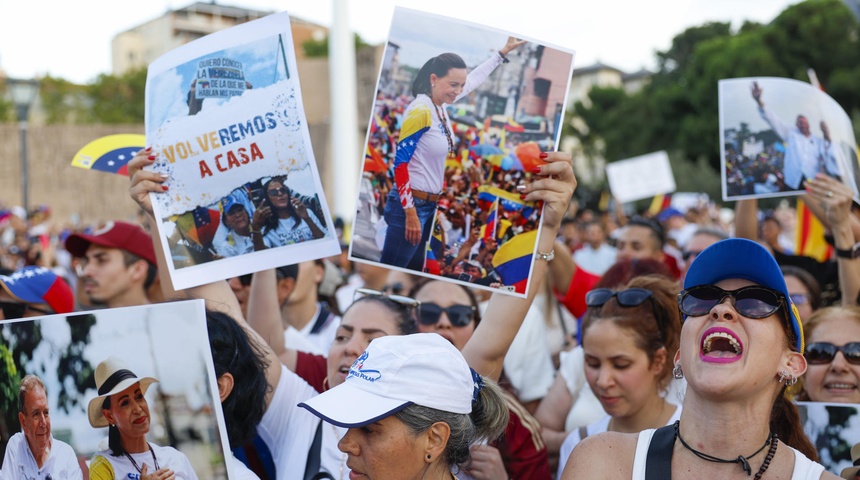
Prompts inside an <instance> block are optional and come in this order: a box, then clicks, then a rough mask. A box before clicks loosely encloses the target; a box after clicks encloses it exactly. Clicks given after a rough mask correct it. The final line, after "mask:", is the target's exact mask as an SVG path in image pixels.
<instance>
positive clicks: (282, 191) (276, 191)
mask: <svg viewBox="0 0 860 480" xmlns="http://www.w3.org/2000/svg"><path fill="white" fill-rule="evenodd" d="M266 193H268V194H269V196H270V197H276V196H278V195H287V194H288V193H290V189H289V188H287V187H278V188H271V189H269V190H266Z"/></svg>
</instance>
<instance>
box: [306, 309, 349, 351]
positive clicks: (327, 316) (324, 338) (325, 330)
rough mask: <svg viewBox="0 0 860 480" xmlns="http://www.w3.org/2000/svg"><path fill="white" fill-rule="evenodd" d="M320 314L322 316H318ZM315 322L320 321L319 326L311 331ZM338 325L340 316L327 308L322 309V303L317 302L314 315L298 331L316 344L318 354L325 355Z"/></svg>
mask: <svg viewBox="0 0 860 480" xmlns="http://www.w3.org/2000/svg"><path fill="white" fill-rule="evenodd" d="M320 315H322V318H320ZM317 322H321V325H320V328H319V329H318V330H317V331H316V332H313V329H314V326H315V325H316V324H317ZM339 326H340V317H338V316H337V315H335V314H333V313H331V312H330V311H329V310H326V311H323V310H322V305H321V304H320V303H319V302H317V310H316V312H314V316H313V318H312V319H311V321H310V322H308V323H307V325H305V326H304V327H303V328H302V329H301V330H299V333H301V334H302V335H304V336H305V337H306V338H307V339H308V340H310V342H311V343H313V344H314V345H316V346H317V348H318V349H319V351H320V352H322V353H320V354H319V355H323V356H326V355H328V351H329V349H330V348H331V344H332V342H334V336H335V334H336V333H337V327H339Z"/></svg>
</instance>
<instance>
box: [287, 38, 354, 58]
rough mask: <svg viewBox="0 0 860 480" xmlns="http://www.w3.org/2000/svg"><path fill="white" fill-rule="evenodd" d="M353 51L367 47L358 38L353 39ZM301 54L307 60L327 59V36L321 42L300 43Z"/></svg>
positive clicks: (308, 41)
mask: <svg viewBox="0 0 860 480" xmlns="http://www.w3.org/2000/svg"><path fill="white" fill-rule="evenodd" d="M354 42H355V49H356V50H358V49H359V48H361V47H365V46H367V43H366V42H365V41H364V40H363V39H362V38H361V37H360V36H359V35H357V34H356V35H355V38H354ZM302 53H304V54H305V56H306V57H308V58H328V35H326V36H325V38H323V39H322V40H313V39H311V40H307V41H305V42H302Z"/></svg>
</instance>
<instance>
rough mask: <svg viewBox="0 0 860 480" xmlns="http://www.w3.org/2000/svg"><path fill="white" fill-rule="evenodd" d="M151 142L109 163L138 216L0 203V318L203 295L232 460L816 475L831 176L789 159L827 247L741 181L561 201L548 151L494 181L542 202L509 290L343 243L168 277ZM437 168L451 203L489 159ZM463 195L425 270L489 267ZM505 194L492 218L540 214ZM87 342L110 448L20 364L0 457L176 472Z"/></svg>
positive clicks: (842, 322) (147, 399) (310, 465)
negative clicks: (707, 193)
mask: <svg viewBox="0 0 860 480" xmlns="http://www.w3.org/2000/svg"><path fill="white" fill-rule="evenodd" d="M148 162H149V160H148V159H147V153H145V152H142V153H140V154H138V155H137V156H136V157H135V158H134V160H132V162H131V163H130V170H129V172H130V175H131V188H130V195H131V196H132V198H133V199H134V200H135V201H137V202H138V204H139V205H140V207H141V212H142V214H141V216H140V217H139V218H138V219H137V220H134V221H121V220H115V221H112V222H108V223H106V224H104V225H99V226H93V227H92V228H80V227H77V228H75V227H69V226H64V225H59V224H56V223H55V222H54V219H52V218H51V215H50V209H49V208H46V207H41V208H38V209H35V210H34V211H33V212H22V211H21V209H19V208H10V209H9V210H8V211H5V212H8V213H4V214H2V223H0V228H2V232H0V238H2V240H3V242H2V252H0V260H2V266H3V271H2V272H0V305H2V318H3V319H13V318H22V317H32V316H42V315H46V314H53V313H58V314H64V313H71V312H75V311H85V310H91V309H99V308H116V307H122V306H132V305H145V304H149V303H157V302H163V301H169V300H172V299H176V298H203V299H204V300H206V304H207V327H208V330H209V338H210V345H211V348H212V353H213V360H214V362H215V365H214V368H215V374H216V377H217V378H218V381H219V382H218V384H219V391H218V393H219V397H220V401H221V406H222V409H223V412H224V418H225V422H226V425H227V434H228V437H229V443H230V447H231V449H232V451H231V452H225V453H226V463H227V465H228V467H229V468H230V472H231V475H232V476H231V478H279V479H292V478H298V479H305V478H346V477H347V476H348V475H349V474H350V472H351V473H352V477H351V478H355V476H356V475H365V476H366V477H367V478H421V477H422V476H423V477H424V478H437V477H438V478H451V476H455V478H460V479H464V478H474V479H496V478H535V479H549V478H594V477H613V478H615V477H623V478H626V477H632V478H645V477H644V476H641V475H644V473H642V472H645V471H646V470H648V469H652V468H659V469H663V470H657V471H660V472H663V473H662V476H660V477H658V478H689V477H690V475H691V473H690V472H695V474H693V476H696V477H698V476H700V475H704V474H708V475H713V476H720V477H732V476H741V475H743V476H745V475H746V473H748V472H750V473H754V474H755V475H756V476H757V478H761V477H764V478H769V477H773V478H833V477H832V476H831V474H829V473H826V472H824V470H823V467H821V466H820V465H818V464H816V463H815V460H817V458H818V453H817V451H816V449H815V447H814V446H813V445H812V444H811V443H810V442H809V440H808V438H807V437H806V434H805V433H804V432H803V430H802V424H801V423H800V420H799V417H798V414H797V410H796V407H795V406H794V403H793V402H792V400H802V401H811V402H837V403H839V402H842V403H860V397H858V395H859V394H858V392H860V369H858V368H857V366H858V364H860V347H859V346H860V323H858V322H860V307H858V306H857V303H858V302H857V300H858V293H860V264H858V263H857V262H858V261H857V260H856V257H857V256H858V255H857V254H856V253H855V252H856V250H855V249H854V246H855V243H856V241H855V238H858V234H860V217H858V216H856V214H857V211H856V209H854V208H852V205H853V201H852V192H851V190H850V189H849V188H848V187H847V186H845V185H844V184H843V183H841V182H839V181H838V180H836V179H834V178H832V177H828V176H826V175H823V174H819V175H816V177H815V178H810V179H806V186H807V193H806V196H805V198H804V200H805V201H806V203H807V204H809V205H810V209H811V210H812V211H813V213H815V214H816V215H817V216H818V217H819V219H820V221H821V222H822V223H823V224H824V226H825V227H826V228H827V230H828V232H829V235H828V238H829V239H830V242H831V243H832V250H833V252H835V253H834V255H833V256H832V258H829V259H827V260H825V261H824V262H819V261H815V260H812V259H810V258H809V257H803V256H801V255H797V254H796V253H794V252H791V251H790V250H788V249H787V248H786V246H785V242H782V241H780V237H784V236H786V235H789V234H790V232H787V231H784V229H787V228H788V227H789V225H787V222H785V221H784V220H785V219H786V218H787V216H786V215H785V213H784V212H766V213H765V212H760V211H759V209H758V206H757V203H756V201H755V200H743V201H739V202H738V203H737V205H736V207H735V209H734V211H733V216H731V217H729V216H727V215H725V214H723V215H720V214H719V213H720V209H718V208H716V207H715V206H714V205H706V204H703V205H696V206H685V207H679V208H675V207H671V208H666V209H663V210H662V211H660V212H656V214H649V213H648V212H639V213H640V214H637V215H626V214H625V213H624V211H623V210H621V209H616V210H614V211H594V210H592V209H589V208H580V206H579V204H578V202H577V201H576V200H572V196H573V192H574V189H575V186H576V181H575V178H574V176H573V173H572V167H571V163H570V158H569V156H567V155H565V154H558V153H552V154H549V155H547V156H546V158H545V159H544V164H543V165H542V166H541V167H540V169H539V171H538V172H537V173H535V176H534V177H532V178H529V179H526V178H525V177H523V178H513V177H512V178H511V179H509V180H508V179H506V178H505V177H504V174H503V175H502V177H501V178H500V179H499V181H500V184H503V183H505V182H509V183H510V185H512V186H513V185H524V186H525V188H521V189H518V190H516V191H517V192H518V194H519V193H521V194H522V195H523V196H524V197H525V199H524V200H526V201H531V202H535V201H540V202H542V203H543V204H544V210H543V211H544V215H543V225H542V227H541V230H540V236H539V237H538V245H537V251H538V252H539V253H540V254H541V255H540V258H538V259H536V260H535V263H534V271H533V278H534V279H536V280H537V281H535V282H533V283H532V284H530V286H529V289H528V292H527V296H526V298H517V297H513V296H509V295H505V294H503V293H495V294H492V295H490V294H489V293H488V292H487V291H486V290H479V289H472V288H469V287H466V286H464V285H463V284H462V283H461V284H457V283H451V282H447V281H445V280H443V279H434V280H428V279H426V278H424V277H419V276H415V275H410V274H409V273H406V272H407V271H408V270H403V269H389V268H387V267H385V266H382V265H377V264H366V263H363V262H356V263H353V262H351V261H350V260H349V258H347V257H346V256H345V255H340V256H336V257H332V258H320V259H318V260H315V261H309V262H303V263H300V264H296V265H283V266H278V267H277V268H273V269H271V270H266V271H261V272H257V273H255V274H253V275H249V276H243V277H237V278H232V279H229V280H225V281H216V282H213V283H211V284H207V285H202V286H198V287H194V288H191V289H188V290H186V291H183V292H176V291H173V290H172V289H171V286H170V285H171V284H170V282H169V278H166V277H165V275H166V270H167V269H166V268H165V266H164V259H163V258H160V255H157V254H156V249H155V248H154V246H153V240H152V236H151V234H150V233H149V231H148V229H149V228H151V225H152V224H153V223H152V222H153V219H152V217H151V212H152V211H151V205H150V204H149V193H150V192H156V193H159V192H162V193H163V189H161V188H160V187H161V185H162V184H163V183H164V182H165V179H163V178H161V177H160V176H158V175H157V174H155V173H152V172H147V171H145V170H143V169H141V167H142V166H144V165H146V164H147V163H148ZM475 168H479V167H475ZM451 170H452V172H450V173H449V172H447V171H446V174H445V179H444V181H445V183H446V184H447V185H451V186H452V187H451V188H452V190H451V191H452V198H454V197H455V196H460V195H464V194H465V196H467V197H468V196H469V195H470V194H471V193H473V192H474V191H475V190H476V184H475V183H474V182H471V181H470V180H469V179H470V178H471V177H470V175H485V174H491V172H490V171H480V170H479V171H477V172H473V173H469V172H467V171H466V170H465V169H464V170H462V171H458V170H457V169H451ZM536 180H539V181H536ZM275 181H277V180H276V179H272V183H274V182H275ZM270 186H271V184H270ZM277 188H278V187H275V188H274V189H277ZM277 193H278V192H276V194H277ZM442 202H443V200H439V203H442ZM482 202H484V199H482V198H481V197H480V196H476V197H475V205H474V206H472V205H470V202H469V201H468V200H467V201H465V202H458V203H456V204H448V208H447V210H445V211H443V210H442V209H437V210H438V211H439V214H438V215H439V217H440V218H444V220H445V222H447V223H449V224H450V227H448V226H447V225H446V224H445V222H442V221H440V222H438V224H439V225H442V226H443V231H442V233H443V236H442V238H443V245H444V247H443V248H444V249H443V250H442V252H443V253H442V255H443V257H451V256H453V257H454V259H453V260H454V261H455V262H454V263H451V264H450V265H446V266H445V267H444V268H450V269H451V270H450V272H448V271H447V270H446V271H445V272H444V273H443V276H456V278H460V279H462V278H465V277H460V275H461V274H466V275H471V276H472V279H470V281H472V282H475V281H476V280H478V279H482V278H488V277H491V276H492V270H491V268H488V265H487V264H486V262H485V261H484V259H482V258H481V252H480V249H479V251H478V252H476V253H477V255H473V254H472V251H473V250H472V249H473V247H474V246H475V245H476V244H477V243H478V242H479V241H481V242H483V243H484V247H486V246H487V244H489V245H490V246H491V245H492V243H493V241H494V239H493V238H489V239H487V238H485V237H483V236H482V235H480V234H477V235H476V234H475V232H480V226H481V225H480V223H476V222H482V221H486V217H485V216H484V215H483V213H485V212H486V210H484V207H482V206H481V204H482ZM230 210H231V208H230V207H228V208H227V211H230ZM479 210H481V212H482V213H479V212H478V211H479ZM723 213H724V212H723ZM517 214H519V215H520V216H522V212H519V213H517V212H514V213H513V214H512V215H511V216H510V217H508V220H509V221H511V224H510V226H509V227H508V228H509V229H520V231H525V230H526V229H528V228H536V227H537V225H531V226H529V225H528V221H529V219H528V217H527V216H523V218H522V219H521V220H512V219H517V218H518V217H516V215H517ZM764 219H766V221H765V222H760V220H764ZM780 219H782V220H780ZM759 223H766V224H768V227H767V228H760V227H759ZM260 227H262V225H260ZM273 228H277V227H273ZM446 228H447V230H446ZM310 230H311V231H313V229H312V228H311V229H310ZM466 232H468V236H466ZM451 238H455V240H451ZM464 238H466V240H465V241H463V242H462V243H460V241H462V240H463V239H464ZM473 239H474V240H473ZM464 252H466V253H465V254H464ZM553 257H554V258H553ZM458 266H459V267H458ZM834 278H835V280H834ZM855 328H857V329H858V330H856V332H855ZM854 333H857V335H858V337H854V336H853V335H854ZM383 337H385V338H383ZM98 362H99V363H98V364H97V365H93V366H92V370H91V371H92V375H93V379H92V380H93V384H94V385H95V392H96V393H95V394H93V395H91V396H90V397H89V398H88V399H87V402H88V405H87V406H88V409H87V416H88V418H89V421H90V425H91V426H92V427H93V428H97V429H103V428H105V427H107V430H106V431H105V435H106V440H105V448H104V449H103V450H101V451H98V452H77V453H76V452H75V451H74V449H73V448H72V446H70V444H68V443H64V442H62V441H60V440H59V439H56V438H53V436H52V435H51V427H50V412H51V410H52V408H51V406H50V405H49V404H50V398H52V397H51V396H50V395H48V391H49V389H50V386H46V384H45V382H43V380H41V379H40V378H39V376H38V375H37V374H38V372H29V371H28V372H25V373H27V374H28V375H27V376H24V375H22V378H21V380H20V389H19V392H18V396H19V399H18V402H17V405H18V410H19V423H20V425H19V426H20V432H10V433H14V435H11V438H3V439H2V440H3V442H4V444H5V456H4V461H3V464H2V466H0V478H2V479H5V478H20V476H22V475H23V476H25V477H27V478H47V477H46V476H47V475H50V476H51V478H54V479H59V478H82V477H83V478H87V476H88V477H89V478H126V475H131V476H132V477H134V476H138V477H139V478H170V477H171V476H173V477H174V478H196V474H195V472H194V470H193V468H192V467H191V466H190V464H189V462H188V459H187V458H186V457H185V456H184V454H183V453H182V446H181V445H170V444H167V442H169V439H167V438H161V437H155V436H153V434H154V431H155V430H157V429H153V428H152V425H150V420H151V418H150V415H149V409H150V408H154V407H153V402H159V401H160V400H157V399H153V397H152V396H151V395H147V391H149V390H152V389H153V387H155V388H156V389H157V385H158V384H157V380H156V379H155V378H153V377H148V376H146V374H147V372H131V371H129V370H128V369H127V368H126V367H124V365H123V362H122V359H117V358H106V359H99V360H98ZM160 408H165V407H164V406H163V405H162V406H161V407H160ZM639 432H643V433H639ZM715 432H717V434H715ZM649 444H650V445H651V446H652V447H654V448H653V449H655V453H654V454H653V455H652V454H647V455H646V452H647V451H648V445H649ZM657 446H661V447H660V448H662V449H661V450H659V451H658V450H656V449H657ZM831 453H832V452H831ZM700 454H701V455H700ZM843 454H847V452H843ZM843 456H846V455H843ZM841 460H843V461H845V462H849V463H850V462H851V460H852V459H851V458H842V459H841ZM666 468H668V469H669V470H665V469H666ZM672 472H673V473H672ZM848 473H849V474H851V475H853V471H850V472H848ZM128 478H131V477H128ZM135 478H137V477H135ZM845 478H853V477H845Z"/></svg>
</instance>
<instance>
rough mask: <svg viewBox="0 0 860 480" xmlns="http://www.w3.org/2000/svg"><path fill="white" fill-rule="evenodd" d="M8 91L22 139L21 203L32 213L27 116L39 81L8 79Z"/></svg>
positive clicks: (34, 98) (37, 92)
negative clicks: (28, 166)
mask: <svg viewBox="0 0 860 480" xmlns="http://www.w3.org/2000/svg"><path fill="white" fill-rule="evenodd" d="M6 89H7V91H8V92H9V97H11V99H12V103H13V104H14V105H15V111H16V112H17V114H18V129H19V131H20V137H21V202H22V203H23V207H24V210H25V211H26V212H28V213H29V212H30V199H29V190H28V188H29V180H28V172H27V170H28V169H27V116H28V115H29V113H30V107H32V106H33V102H35V101H36V96H37V95H38V94H39V81H38V80H36V79H17V78H7V79H6Z"/></svg>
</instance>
